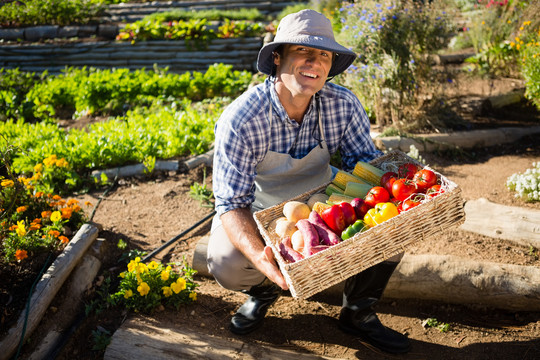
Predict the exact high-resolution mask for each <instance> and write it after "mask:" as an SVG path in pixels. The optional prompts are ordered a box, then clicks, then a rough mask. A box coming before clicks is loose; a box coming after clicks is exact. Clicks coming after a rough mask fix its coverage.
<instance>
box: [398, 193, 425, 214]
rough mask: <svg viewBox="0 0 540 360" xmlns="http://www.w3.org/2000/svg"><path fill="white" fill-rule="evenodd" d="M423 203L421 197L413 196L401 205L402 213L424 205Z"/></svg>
mask: <svg viewBox="0 0 540 360" xmlns="http://www.w3.org/2000/svg"><path fill="white" fill-rule="evenodd" d="M421 201H422V199H421V198H420V197H419V196H418V197H415V196H413V197H412V198H410V199H407V200H405V201H404V202H403V204H401V211H407V210H410V209H412V208H413V207H415V206H418V205H420V204H421V203H422V202H421Z"/></svg>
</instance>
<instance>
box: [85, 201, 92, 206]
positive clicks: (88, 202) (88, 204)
mask: <svg viewBox="0 0 540 360" xmlns="http://www.w3.org/2000/svg"><path fill="white" fill-rule="evenodd" d="M84 205H86V206H93V205H92V203H91V202H90V201H86V202H85V203H84Z"/></svg>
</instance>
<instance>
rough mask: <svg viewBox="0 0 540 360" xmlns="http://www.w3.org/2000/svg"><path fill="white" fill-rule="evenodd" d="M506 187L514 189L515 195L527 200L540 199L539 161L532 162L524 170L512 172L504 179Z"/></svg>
mask: <svg viewBox="0 0 540 360" xmlns="http://www.w3.org/2000/svg"><path fill="white" fill-rule="evenodd" d="M506 187H507V188H508V190H510V191H515V193H516V194H515V196H516V197H517V198H521V199H523V200H525V201H527V202H535V201H540V162H533V164H532V168H531V169H527V170H525V172H523V173H522V174H521V173H517V174H512V175H511V176H510V177H509V178H508V179H507V180H506Z"/></svg>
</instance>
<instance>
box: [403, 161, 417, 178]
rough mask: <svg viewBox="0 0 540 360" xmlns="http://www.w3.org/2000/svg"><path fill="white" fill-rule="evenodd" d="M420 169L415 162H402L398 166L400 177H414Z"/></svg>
mask: <svg viewBox="0 0 540 360" xmlns="http://www.w3.org/2000/svg"><path fill="white" fill-rule="evenodd" d="M417 171H418V167H417V166H416V165H415V164H413V163H405V164H401V165H400V166H399V168H398V177H400V178H405V179H412V178H413V177H414V174H416V172H417Z"/></svg>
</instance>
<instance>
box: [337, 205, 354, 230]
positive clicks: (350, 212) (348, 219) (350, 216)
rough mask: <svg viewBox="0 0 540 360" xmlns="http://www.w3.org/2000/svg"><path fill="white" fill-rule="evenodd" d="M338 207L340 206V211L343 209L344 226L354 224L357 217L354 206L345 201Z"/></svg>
mask: <svg viewBox="0 0 540 360" xmlns="http://www.w3.org/2000/svg"><path fill="white" fill-rule="evenodd" d="M339 207H340V208H341V211H343V215H344V216H345V227H347V226H349V225H352V224H354V222H355V221H356V219H357V217H356V211H355V210H354V207H353V206H352V205H351V204H350V203H348V202H346V201H344V202H342V203H340V204H339Z"/></svg>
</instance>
